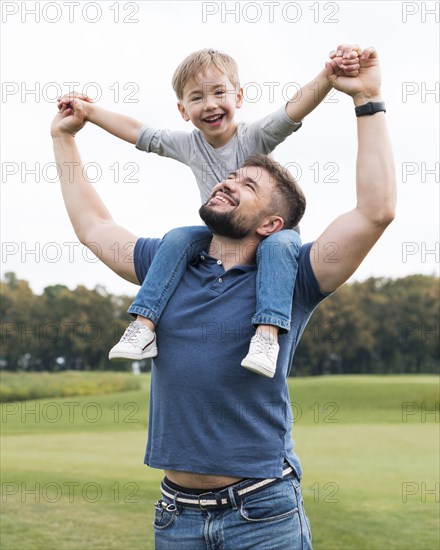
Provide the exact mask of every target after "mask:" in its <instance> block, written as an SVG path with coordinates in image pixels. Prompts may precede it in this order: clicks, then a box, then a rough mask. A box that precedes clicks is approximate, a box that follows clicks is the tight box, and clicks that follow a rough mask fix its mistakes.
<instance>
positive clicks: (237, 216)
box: [199, 166, 274, 239]
mask: <svg viewBox="0 0 440 550" xmlns="http://www.w3.org/2000/svg"><path fill="white" fill-rule="evenodd" d="M273 189H274V182H273V181H271V176H270V175H269V173H268V172H266V171H265V170H263V169H261V168H258V167H256V166H248V167H246V168H240V170H237V171H236V172H232V173H231V174H230V175H229V177H228V179H226V180H225V181H223V182H221V183H219V184H217V185H216V186H215V187H214V189H213V190H212V193H211V196H210V197H209V199H208V200H207V201H206V203H205V204H204V205H202V206H201V208H200V210H199V214H200V217H201V218H202V220H203V221H204V222H205V223H206V225H207V226H208V228H209V229H210V230H211V231H212V232H213V233H214V234H217V235H222V236H224V237H228V238H231V239H243V238H245V237H249V236H252V235H255V233H256V229H257V228H258V227H259V226H260V225H261V222H262V221H263V219H264V217H265V216H268V215H269V211H270V210H269V209H270V205H271V193H272V191H273Z"/></svg>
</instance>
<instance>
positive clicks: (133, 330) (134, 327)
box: [121, 321, 141, 342]
mask: <svg viewBox="0 0 440 550" xmlns="http://www.w3.org/2000/svg"><path fill="white" fill-rule="evenodd" d="M140 329H141V327H140V326H139V323H138V322H137V321H132V322H131V323H130V324H129V325H128V327H127V328H126V329H125V332H124V334H123V336H122V338H121V341H122V342H133V341H136V340H137V336H138V334H139V332H140Z"/></svg>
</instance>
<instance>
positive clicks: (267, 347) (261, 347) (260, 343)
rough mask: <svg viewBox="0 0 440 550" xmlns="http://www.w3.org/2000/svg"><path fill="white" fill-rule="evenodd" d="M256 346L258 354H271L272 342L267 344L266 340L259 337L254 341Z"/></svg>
mask: <svg viewBox="0 0 440 550" xmlns="http://www.w3.org/2000/svg"><path fill="white" fill-rule="evenodd" d="M256 344H257V352H258V353H264V354H265V355H272V354H273V350H274V343H273V342H269V340H266V338H263V337H261V336H259V337H258V339H257V340H256Z"/></svg>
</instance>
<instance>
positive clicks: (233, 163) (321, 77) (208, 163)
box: [58, 47, 359, 378]
mask: <svg viewBox="0 0 440 550" xmlns="http://www.w3.org/2000/svg"><path fill="white" fill-rule="evenodd" d="M338 50H341V47H339V48H338ZM338 53H339V56H338ZM330 57H331V58H333V59H336V60H337V62H338V64H339V65H340V67H341V68H343V69H344V71H345V73H346V74H347V75H353V76H355V75H356V74H357V70H358V68H359V65H358V51H357V50H356V47H353V51H352V54H351V55H349V56H348V57H345V58H344V59H343V58H341V57H340V51H336V52H333V53H332V54H331V56H330ZM172 85H173V88H174V91H175V92H176V95H177V98H178V103H177V107H178V109H179V112H180V114H181V116H182V118H183V119H184V120H185V121H191V122H192V123H193V125H194V126H195V127H196V129H195V130H193V132H191V133H185V132H173V131H169V130H156V129H153V128H150V127H148V126H145V125H142V124H141V123H140V122H138V121H136V120H134V119H132V118H129V117H126V116H124V115H119V114H115V113H111V112H109V111H105V110H104V109H101V108H99V107H97V106H95V105H93V104H91V103H90V102H89V100H88V98H87V97H85V96H81V95H79V94H74V95H75V97H77V98H79V99H83V100H85V103H84V107H85V109H86V118H87V120H89V121H90V122H92V123H94V124H97V125H98V126H100V127H101V128H103V129H105V130H107V131H108V132H110V133H112V134H114V135H115V136H117V137H119V138H121V139H124V140H126V141H128V142H130V143H133V144H136V147H137V148H138V149H140V150H143V151H146V152H154V153H156V154H159V155H161V156H166V157H170V158H174V159H175V160H178V161H180V162H182V163H184V164H186V165H188V166H189V167H190V168H191V169H192V170H193V172H194V175H195V177H196V182H197V185H198V187H199V191H200V195H201V198H202V204H203V203H205V202H206V201H207V200H208V199H209V200H217V201H222V202H223V203H224V204H225V209H227V208H230V209H232V208H233V206H234V204H233V201H232V199H231V198H230V197H228V195H227V194H226V193H222V194H220V195H218V196H216V197H214V198H213V197H211V189H212V188H213V187H214V185H216V184H217V183H218V182H220V181H223V180H225V179H226V178H227V177H228V175H229V177H230V178H233V177H234V171H235V170H236V169H238V168H239V167H240V166H241V165H242V164H243V162H244V160H245V159H246V158H247V157H248V156H250V155H252V154H256V153H264V154H269V153H270V152H272V151H273V150H274V149H275V147H276V146H277V145H279V144H280V143H281V142H282V141H284V140H285V139H286V137H288V136H289V135H290V134H291V133H292V132H295V131H296V130H298V129H299V128H300V127H301V125H302V122H301V121H302V119H303V118H304V117H305V116H307V115H308V114H309V113H310V112H311V111H312V110H313V109H314V108H315V107H316V106H317V105H318V104H319V103H320V102H321V101H322V100H323V99H324V97H325V96H326V94H327V92H328V91H329V90H330V87H331V86H330V84H329V83H328V81H327V78H326V76H325V72H324V70H323V71H321V72H320V73H319V74H318V76H317V77H316V79H314V80H313V81H312V82H310V83H309V84H307V85H306V86H304V87H303V88H301V90H299V92H298V93H297V94H296V95H295V96H294V97H293V98H292V99H291V100H290V101H289V102H288V103H287V104H286V105H283V106H282V108H281V109H278V110H277V111H275V112H274V113H272V114H270V115H269V116H267V117H265V118H263V119H261V120H258V121H256V122H254V123H252V124H247V123H239V124H237V123H236V122H235V120H234V116H235V110H236V109H239V108H240V107H241V106H242V103H243V90H242V88H240V85H239V79H238V70H237V65H236V63H235V61H234V60H233V59H232V58H231V57H230V56H228V55H226V54H224V53H222V52H219V51H216V50H211V49H204V50H200V51H198V52H195V53H192V54H191V55H189V56H188V57H187V58H186V59H184V61H183V62H182V63H181V64H180V65H179V66H178V68H177V69H176V71H175V73H174V76H173V80H172ZM71 97H72V95H70V96H64V97H63V98H61V99H60V100H59V104H58V105H59V108H66V107H67V108H68V107H69V101H70V98H71ZM254 192H255V190H254ZM210 239H211V233H210V232H209V230H208V229H207V228H206V227H203V226H201V227H191V228H181V229H177V230H173V231H171V232H170V233H168V234H167V235H166V236H165V238H164V239H163V241H162V243H161V245H160V247H159V250H158V252H157V254H156V256H155V258H154V261H153V263H152V265H151V268H150V270H149V272H148V275H147V277H146V279H145V281H144V283H143V285H142V287H141V289H140V291H139V292H138V294H137V296H136V298H135V300H134V302H133V304H132V305H131V306H130V308H129V309H128V312H129V313H131V314H132V315H136V320H135V321H133V322H132V323H131V324H130V325H129V327H128V328H127V329H126V331H125V332H124V335H123V336H122V338H121V340H120V341H119V342H118V343H117V344H116V345H115V346H114V347H113V348H112V349H111V350H110V353H109V358H110V359H138V360H139V359H143V358H146V357H155V356H156V355H157V353H158V349H157V345H156V336H155V326H156V325H157V323H158V322H159V319H160V316H161V313H162V312H163V310H164V308H165V306H166V304H167V302H168V300H169V298H170V297H171V295H172V294H173V292H174V290H175V289H176V286H177V284H178V282H179V280H180V278H181V277H182V275H183V273H184V271H185V269H186V266H187V265H188V263H189V262H190V261H191V260H193V259H195V257H196V256H199V255H200V254H201V252H202V251H203V250H205V249H207V247H208V243H209V241H210ZM300 245H301V243H300V239H299V235H298V233H297V232H296V231H294V230H293V229H290V228H285V229H283V230H282V231H279V232H274V233H273V234H270V235H269V236H268V237H267V238H266V239H264V240H263V241H262V243H261V244H260V246H259V247H258V251H257V266H258V276H257V307H256V313H255V315H254V316H253V318H252V324H253V325H254V327H256V332H255V335H254V336H253V337H252V338H251V343H250V348H249V353H248V354H247V356H246V357H245V358H244V359H243V361H242V363H241V364H242V366H243V367H245V368H247V369H249V370H251V371H254V372H256V373H258V374H261V375H264V376H267V377H269V378H272V377H273V376H274V375H275V372H276V362H277V357H278V350H279V346H278V333H279V332H280V333H286V332H288V331H289V329H290V308H291V304H292V293H293V287H294V283H295V277H296V267H297V266H296V257H297V253H298V250H299V247H300ZM200 258H201V260H202V261H204V259H205V257H204V256H203V255H202V256H200ZM218 282H219V283H220V284H221V282H222V277H219V279H218Z"/></svg>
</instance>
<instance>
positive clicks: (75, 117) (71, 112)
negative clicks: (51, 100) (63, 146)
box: [50, 99, 86, 137]
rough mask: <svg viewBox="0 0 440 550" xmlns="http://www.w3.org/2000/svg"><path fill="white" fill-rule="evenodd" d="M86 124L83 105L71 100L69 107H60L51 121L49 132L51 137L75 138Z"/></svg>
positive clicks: (76, 100)
mask: <svg viewBox="0 0 440 550" xmlns="http://www.w3.org/2000/svg"><path fill="white" fill-rule="evenodd" d="M85 123H86V117H85V111H84V107H83V103H82V102H81V101H80V100H78V99H71V100H70V103H69V106H67V105H64V104H63V105H62V106H61V108H60V110H59V111H58V114H57V115H56V116H55V118H54V119H53V121H52V125H51V127H50V132H51V134H52V137H58V136H60V135H63V134H64V135H71V136H72V137H74V136H75V134H76V133H77V132H79V130H81V128H83V126H84V125H85Z"/></svg>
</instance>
